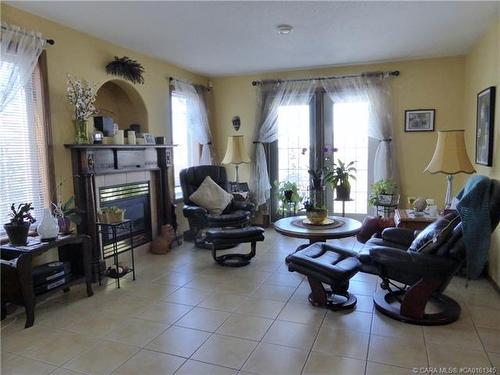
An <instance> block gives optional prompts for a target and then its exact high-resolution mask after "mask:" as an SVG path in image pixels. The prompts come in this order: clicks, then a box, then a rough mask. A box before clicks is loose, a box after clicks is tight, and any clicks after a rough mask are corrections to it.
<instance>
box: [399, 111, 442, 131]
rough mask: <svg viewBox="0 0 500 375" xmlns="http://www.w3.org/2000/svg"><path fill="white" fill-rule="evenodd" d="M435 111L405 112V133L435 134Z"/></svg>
mask: <svg viewBox="0 0 500 375" xmlns="http://www.w3.org/2000/svg"><path fill="white" fill-rule="evenodd" d="M434 117H435V110H434V109H410V110H408V111H405V132H433V131H434Z"/></svg>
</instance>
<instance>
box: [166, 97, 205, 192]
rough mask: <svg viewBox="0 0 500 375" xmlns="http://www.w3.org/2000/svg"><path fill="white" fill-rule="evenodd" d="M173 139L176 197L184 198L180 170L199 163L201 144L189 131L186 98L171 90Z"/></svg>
mask: <svg viewBox="0 0 500 375" xmlns="http://www.w3.org/2000/svg"><path fill="white" fill-rule="evenodd" d="M171 108H172V109H171V110H172V141H173V143H174V145H177V146H176V147H174V176H175V177H174V181H175V199H180V198H182V189H181V182H180V179H179V172H180V171H181V170H183V169H185V168H188V167H192V166H193V165H197V164H198V159H199V150H198V148H199V146H197V145H196V144H195V142H193V140H192V139H191V137H190V135H189V132H188V123H187V122H188V106H187V101H186V98H184V97H183V96H182V95H180V94H178V93H176V92H175V91H172V92H171Z"/></svg>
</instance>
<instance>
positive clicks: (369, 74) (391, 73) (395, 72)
mask: <svg viewBox="0 0 500 375" xmlns="http://www.w3.org/2000/svg"><path fill="white" fill-rule="evenodd" d="M400 74H401V73H400V71H399V70H393V71H389V72H364V73H361V74H346V75H342V76H329V77H314V78H297V79H266V80H260V81H252V86H257V85H263V84H266V83H283V82H305V81H326V80H329V79H342V78H355V77H379V76H382V77H389V76H393V77H397V76H399V75H400Z"/></svg>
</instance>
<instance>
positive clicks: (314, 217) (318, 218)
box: [306, 208, 328, 225]
mask: <svg viewBox="0 0 500 375" xmlns="http://www.w3.org/2000/svg"><path fill="white" fill-rule="evenodd" d="M306 216H307V218H308V219H309V221H310V222H311V223H312V224H315V225H319V224H321V223H322V222H323V221H324V220H325V219H326V217H327V216H328V211H327V210H326V209H324V208H315V209H312V210H307V211H306Z"/></svg>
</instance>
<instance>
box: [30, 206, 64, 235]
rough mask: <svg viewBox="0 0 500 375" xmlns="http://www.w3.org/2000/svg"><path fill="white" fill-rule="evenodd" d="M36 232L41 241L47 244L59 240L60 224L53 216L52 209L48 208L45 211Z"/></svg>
mask: <svg viewBox="0 0 500 375" xmlns="http://www.w3.org/2000/svg"><path fill="white" fill-rule="evenodd" d="M36 230H37V232H38V234H39V235H40V240H41V241H44V242H46V241H51V240H55V239H56V238H57V235H58V234H59V224H58V222H57V220H56V219H55V218H54V216H52V213H51V212H50V209H48V208H46V209H45V210H44V211H43V217H42V220H40V223H39V224H38V227H37V229H36Z"/></svg>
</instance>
